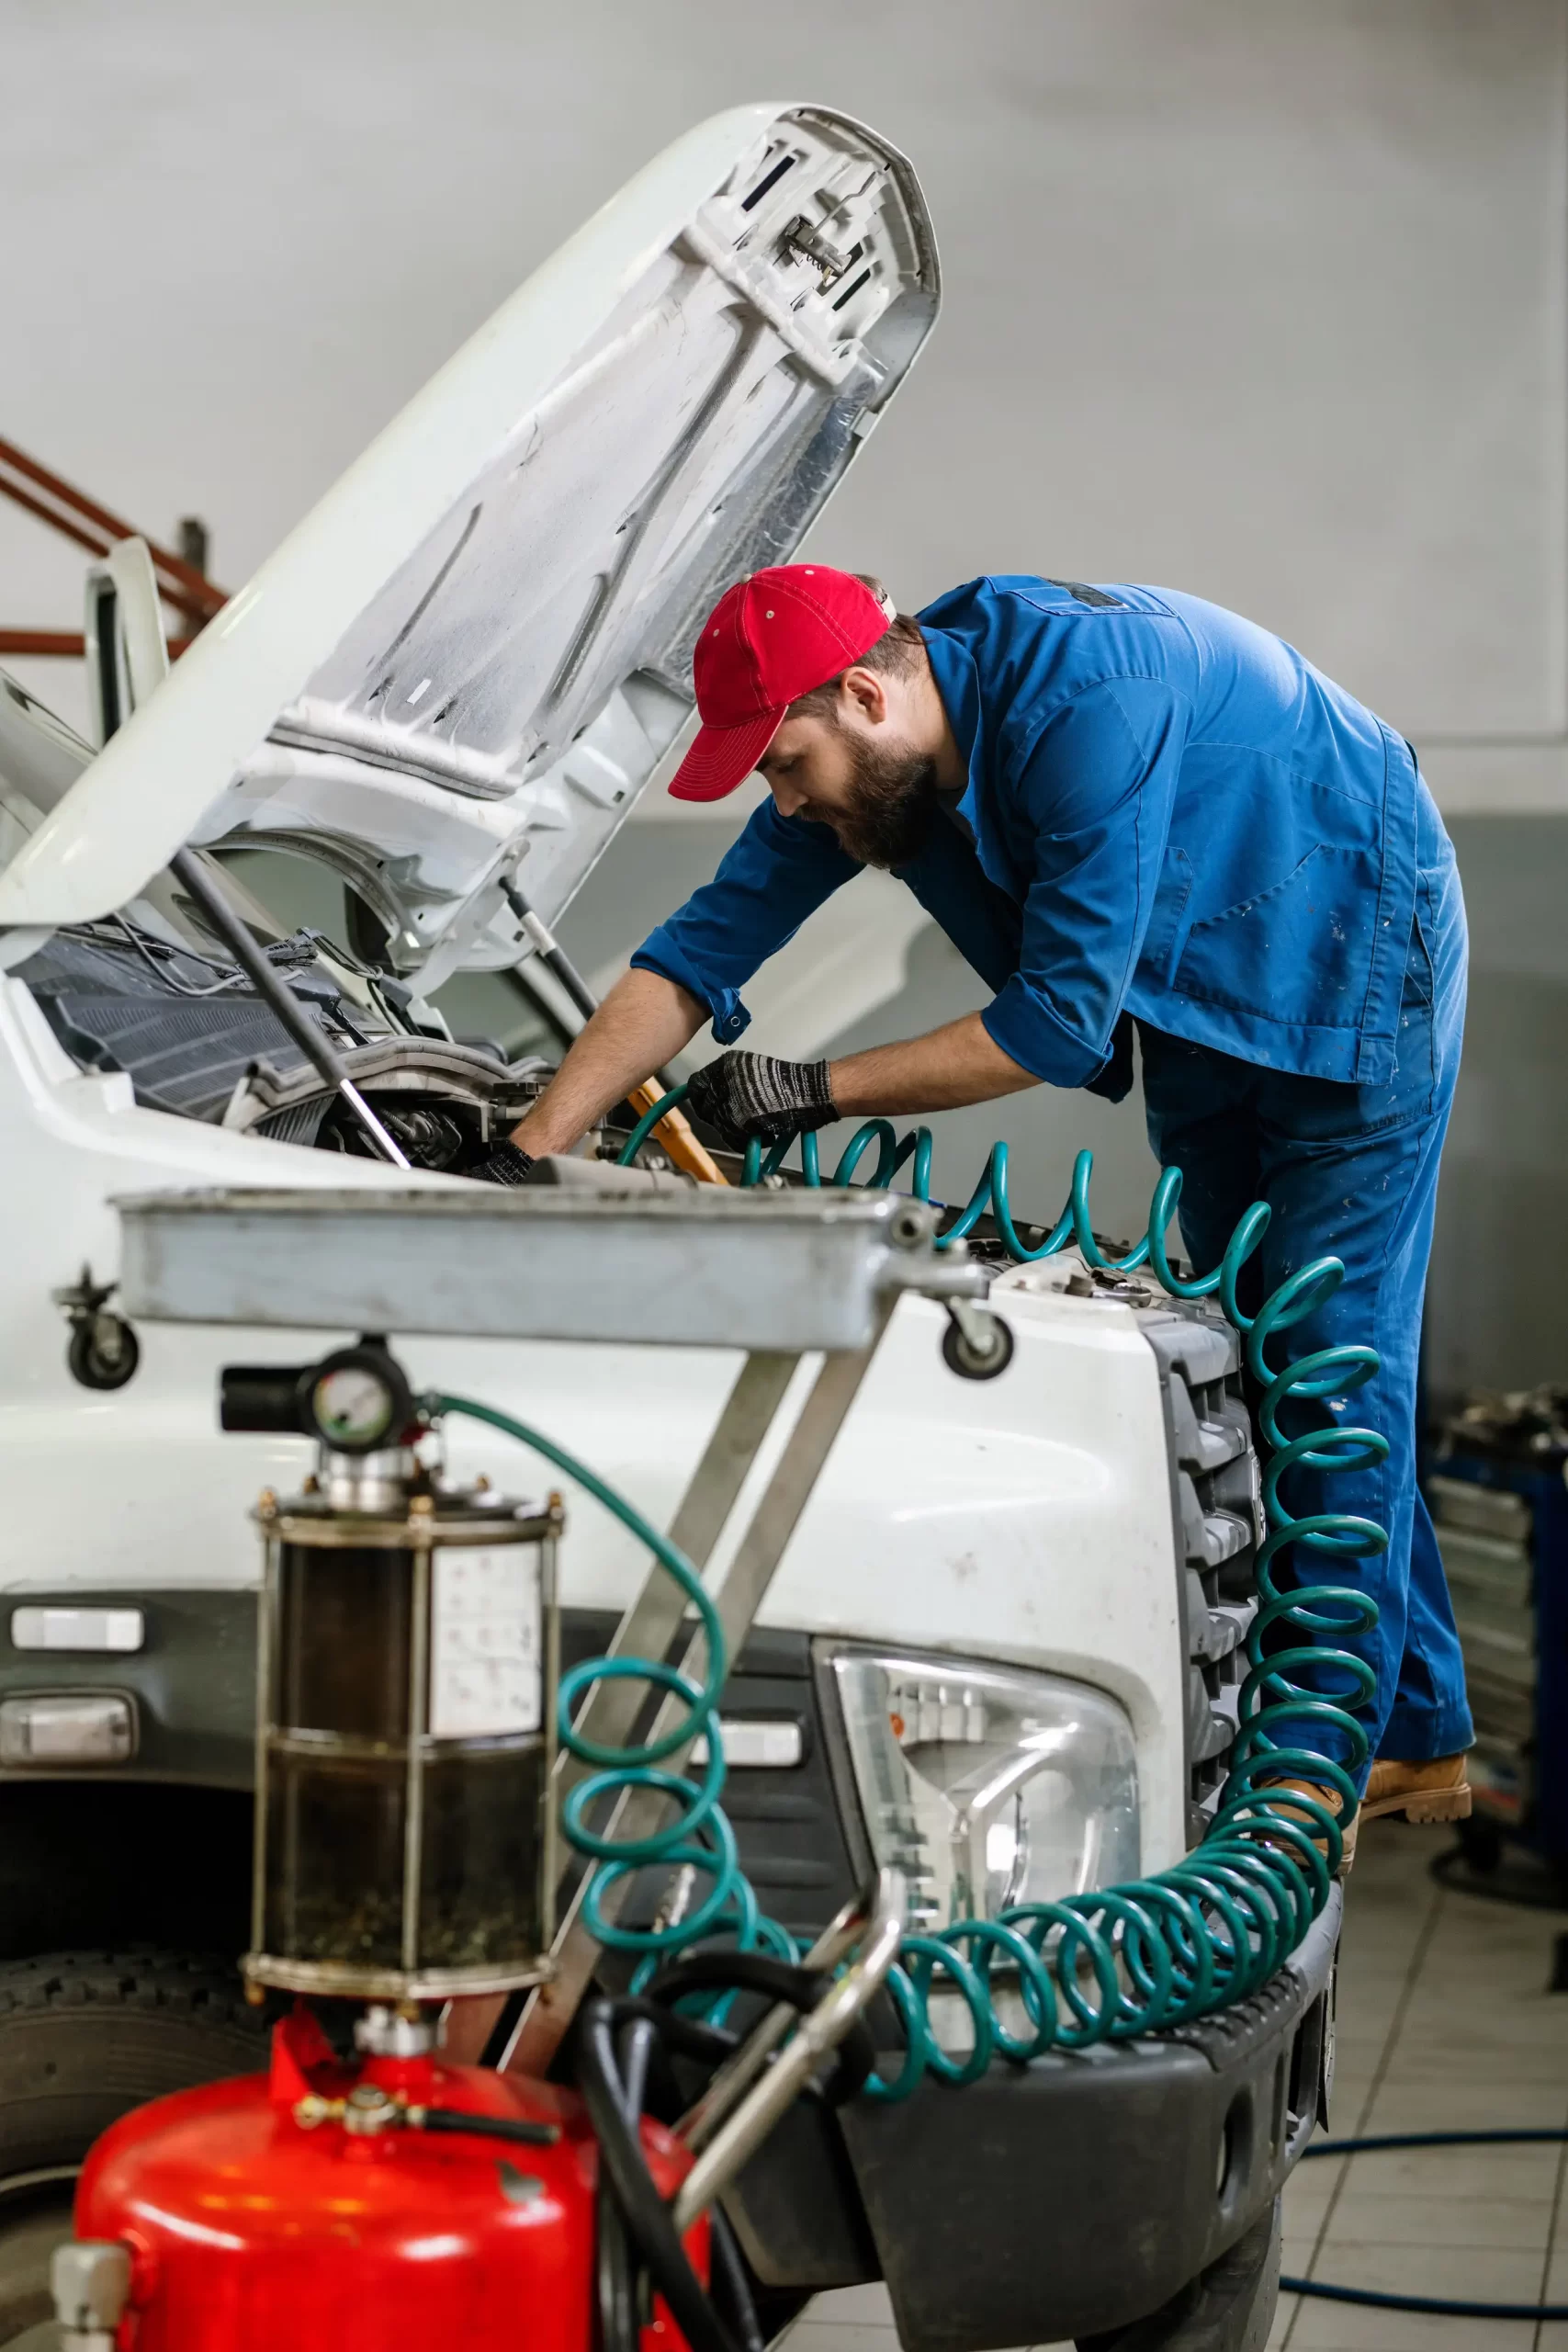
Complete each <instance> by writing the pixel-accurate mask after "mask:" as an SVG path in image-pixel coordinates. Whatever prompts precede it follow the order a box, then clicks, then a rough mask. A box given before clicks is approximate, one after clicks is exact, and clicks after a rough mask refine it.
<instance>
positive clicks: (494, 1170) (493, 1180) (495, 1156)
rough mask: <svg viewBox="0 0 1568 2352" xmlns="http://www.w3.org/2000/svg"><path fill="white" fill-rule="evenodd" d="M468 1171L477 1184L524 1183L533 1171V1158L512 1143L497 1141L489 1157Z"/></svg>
mask: <svg viewBox="0 0 1568 2352" xmlns="http://www.w3.org/2000/svg"><path fill="white" fill-rule="evenodd" d="M468 1172H469V1174H470V1175H471V1176H472V1177H473V1179H474V1182H476V1183H477V1184H525V1183H526V1182H528V1179H529V1177H530V1176H531V1175H532V1174H533V1172H534V1160H533V1157H532V1155H531V1154H530V1153H528V1152H526V1151H519V1150H518V1148H517V1146H516V1145H515V1144H514V1143H498V1144H497V1145H496V1148H495V1149H494V1150H493V1151H492V1152H491V1156H490V1158H489V1159H481V1160H480V1162H479V1166H478V1167H477V1168H473V1169H470V1170H469V1171H468Z"/></svg>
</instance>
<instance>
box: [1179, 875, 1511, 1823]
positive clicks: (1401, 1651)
mask: <svg viewBox="0 0 1568 2352" xmlns="http://www.w3.org/2000/svg"><path fill="white" fill-rule="evenodd" d="M1429 854H1430V855H1431V856H1432V860H1433V862H1432V863H1431V864H1429V865H1423V866H1422V868H1421V869H1420V871H1419V873H1418V876H1417V881H1416V923H1415V928H1414V930H1413V932H1412V934H1411V940H1410V948H1409V955H1408V958H1407V961H1406V967H1405V974H1404V992H1403V1000H1402V1003H1401V1008H1400V1032H1399V1044H1398V1059H1397V1066H1396V1069H1395V1070H1394V1073H1393V1078H1392V1079H1391V1080H1389V1082H1388V1083H1387V1084H1386V1085H1383V1086H1377V1087H1370V1086H1359V1085H1339V1084H1336V1083H1333V1082H1332V1081H1330V1080H1325V1079H1314V1078H1301V1077H1296V1076H1292V1075H1290V1074H1287V1073H1285V1072H1282V1071H1277V1070H1268V1069H1261V1068H1259V1067H1258V1065H1257V1064H1255V1063H1250V1062H1245V1061H1241V1060H1238V1059H1236V1058H1235V1057H1232V1056H1230V1055H1226V1054H1221V1053H1215V1052H1213V1051H1211V1050H1209V1049H1208V1048H1206V1047H1203V1046H1190V1045H1186V1044H1184V1043H1182V1042H1181V1041H1180V1040H1179V1039H1178V1038H1174V1037H1169V1036H1166V1035H1161V1034H1159V1033H1157V1032H1155V1031H1153V1030H1149V1029H1147V1028H1145V1027H1143V1026H1142V1024H1140V1039H1141V1043H1142V1046H1143V1059H1144V1091H1145V1103H1146V1105H1147V1116H1148V1132H1149V1141H1150V1143H1151V1145H1152V1146H1153V1148H1154V1150H1155V1153H1156V1158H1157V1159H1159V1161H1160V1163H1161V1165H1162V1166H1164V1167H1178V1168H1179V1169H1181V1170H1182V1172H1183V1188H1182V1193H1181V1204H1180V1211H1179V1216H1180V1223H1181V1233H1182V1241H1183V1246H1184V1248H1185V1249H1186V1250H1187V1252H1188V1254H1189V1256H1190V1258H1191V1260H1192V1261H1193V1263H1194V1264H1195V1265H1197V1266H1198V1267H1200V1268H1201V1269H1203V1270H1207V1269H1208V1268H1209V1267H1211V1266H1215V1265H1217V1264H1218V1263H1219V1261H1220V1256H1221V1253H1222V1252H1223V1250H1224V1245H1225V1242H1226V1241H1227V1239H1228V1238H1229V1237H1230V1234H1231V1232H1232V1230H1233V1229H1234V1227H1235V1223H1236V1220H1237V1218H1238V1217H1239V1216H1241V1215H1242V1213H1243V1211H1244V1210H1245V1209H1246V1208H1247V1206H1248V1204H1250V1203H1251V1202H1252V1201H1254V1200H1264V1201H1267V1202H1268V1203H1269V1205H1270V1207H1271V1209H1272V1211H1273V1216H1272V1218H1271V1219H1270V1222H1269V1229H1268V1232H1267V1233H1266V1235H1265V1237H1264V1239H1263V1242H1262V1245H1261V1247H1260V1248H1259V1250H1258V1253H1257V1256H1256V1257H1255V1259H1254V1260H1253V1261H1252V1268H1251V1269H1249V1273H1251V1275H1252V1288H1253V1295H1252V1297H1251V1299H1250V1301H1248V1300H1247V1293H1246V1290H1245V1288H1244V1291H1243V1298H1244V1302H1245V1303H1247V1304H1249V1305H1253V1306H1255V1305H1256V1303H1257V1300H1258V1297H1259V1296H1261V1295H1266V1294H1267V1293H1268V1292H1269V1291H1271V1290H1272V1289H1273V1288H1274V1286H1275V1285H1276V1283H1280V1282H1281V1281H1282V1280H1283V1279H1284V1278H1285V1276H1286V1275H1287V1274H1290V1273H1292V1272H1295V1270H1296V1269H1297V1268H1298V1267H1299V1266H1303V1265H1304V1264H1306V1263H1308V1262H1309V1261H1311V1260H1312V1259H1314V1258H1319V1257H1323V1256H1325V1255H1332V1256H1334V1257H1337V1258H1339V1259H1342V1260H1343V1261H1344V1265H1345V1280H1344V1283H1342V1284H1341V1286H1340V1288H1339V1290H1338V1291H1337V1293H1336V1295H1334V1297H1333V1298H1332V1299H1330V1300H1329V1301H1328V1302H1327V1303H1326V1304H1325V1306H1322V1307H1321V1308H1320V1309H1318V1310H1317V1312H1316V1313H1314V1314H1313V1315H1311V1316H1308V1317H1304V1318H1303V1321H1301V1322H1300V1323H1296V1324H1293V1325H1292V1326H1291V1328H1290V1329H1289V1331H1288V1333H1285V1334H1282V1335H1281V1336H1280V1339H1278V1340H1275V1341H1274V1342H1273V1346H1272V1350H1271V1355H1270V1360H1271V1362H1272V1363H1274V1366H1275V1368H1276V1369H1279V1368H1280V1366H1281V1365H1282V1364H1283V1363H1284V1362H1285V1360H1286V1352H1287V1343H1288V1353H1289V1355H1290V1357H1292V1358H1295V1357H1299V1356H1302V1355H1304V1354H1306V1353H1307V1352H1308V1351H1310V1350H1314V1349H1317V1348H1324V1347H1329V1346H1333V1345H1337V1344H1339V1343H1341V1342H1344V1341H1352V1340H1362V1341H1370V1342H1371V1345H1372V1346H1373V1347H1375V1348H1376V1350H1377V1351H1378V1354H1379V1356H1380V1357H1381V1359H1382V1368H1381V1370H1380V1371H1379V1372H1378V1374H1376V1375H1375V1377H1374V1378H1373V1379H1372V1380H1371V1381H1370V1382H1369V1383H1368V1384H1367V1385H1366V1386H1365V1387H1363V1388H1360V1389H1358V1390H1355V1391H1352V1392H1350V1393H1349V1394H1348V1395H1347V1396H1346V1397H1344V1398H1343V1399H1342V1400H1340V1410H1339V1411H1338V1413H1337V1419H1339V1420H1341V1421H1342V1422H1345V1423H1348V1424H1353V1425H1359V1426H1362V1427H1366V1428H1371V1429H1374V1430H1378V1431H1379V1432H1380V1433H1381V1434H1382V1436H1383V1437H1385V1438H1386V1439H1387V1440H1388V1445H1389V1453H1388V1458H1387V1460H1386V1462H1384V1463H1382V1464H1378V1465H1375V1466H1372V1467H1369V1468H1366V1469H1361V1470H1340V1471H1338V1472H1336V1473H1335V1474H1333V1475H1332V1476H1325V1475H1322V1474H1319V1473H1316V1472H1314V1471H1312V1470H1309V1469H1307V1468H1305V1467H1304V1466H1302V1465H1298V1466H1297V1467H1296V1468H1294V1469H1293V1470H1292V1471H1289V1472H1287V1474H1286V1476H1285V1479H1284V1481H1283V1482H1282V1485H1281V1498H1282V1500H1283V1501H1284V1503H1285V1504H1286V1507H1287V1508H1288V1509H1289V1510H1291V1512H1292V1515H1294V1516H1296V1517H1300V1516H1302V1515H1303V1514H1304V1513H1306V1512H1309V1511H1315V1510H1345V1511H1353V1512H1357V1513H1359V1514H1360V1515H1362V1516H1364V1517H1366V1518H1369V1519H1371V1520H1375V1521H1377V1522H1378V1523H1379V1524H1380V1525H1381V1526H1382V1527H1385V1528H1386V1529H1387V1530H1388V1534H1389V1546H1388V1550H1387V1552H1386V1553H1385V1554H1383V1555H1382V1556H1381V1557H1366V1558H1362V1559H1360V1560H1354V1559H1350V1558H1348V1557H1346V1558H1338V1559H1336V1558H1334V1557H1333V1556H1332V1555H1328V1554H1326V1553H1310V1554H1306V1555H1304V1556H1303V1555H1299V1554H1298V1555H1297V1556H1296V1559H1295V1562H1294V1566H1293V1580H1294V1581H1295V1582H1297V1583H1318V1582H1324V1583H1334V1584H1346V1585H1355V1586H1357V1587H1359V1589H1362V1590H1364V1591H1367V1592H1369V1593H1370V1594H1371V1598H1372V1599H1373V1600H1375V1601H1376V1602H1377V1605H1378V1610H1379V1622H1378V1624H1377V1627H1376V1629H1375V1631H1373V1632H1371V1633H1370V1634H1359V1635H1357V1636H1355V1637H1353V1638H1350V1639H1348V1640H1346V1641H1345V1642H1344V1643H1343V1644H1340V1646H1343V1647H1346V1648H1349V1649H1354V1650H1357V1651H1359V1654H1360V1655H1361V1656H1362V1657H1365V1658H1366V1659H1367V1661H1368V1663H1369V1664H1370V1665H1371V1667H1372V1668H1373V1669H1374V1671H1375V1673H1376V1675H1377V1691H1376V1695H1375V1697H1374V1698H1373V1699H1372V1700H1371V1701H1370V1702H1368V1703H1367V1704H1366V1706H1365V1707H1363V1708H1361V1709H1359V1711H1358V1712H1359V1713H1360V1716H1361V1720H1362V1721H1363V1722H1364V1723H1366V1724H1367V1726H1368V1729H1369V1732H1370V1734H1371V1751H1370V1752H1371V1756H1372V1757H1374V1758H1375V1757H1378V1756H1386V1757H1397V1758H1402V1759H1405V1760H1408V1761H1423V1760H1425V1759H1427V1758H1431V1757H1436V1756H1450V1755H1453V1754H1454V1753H1456V1752H1457V1751H1458V1750H1459V1749H1461V1748H1464V1747H1468V1746H1469V1745H1470V1743H1471V1740H1472V1736H1473V1734H1472V1726H1471V1720H1470V1710H1469V1707H1468V1705H1467V1703H1466V1700H1465V1692H1464V1668H1463V1663H1462V1660H1461V1654H1460V1646H1459V1638H1458V1635H1457V1634H1456V1633H1455V1631H1454V1620H1453V1610H1452V1607H1451V1604H1450V1600H1449V1593H1448V1586H1447V1584H1446V1582H1445V1579H1444V1576H1443V1567H1442V1561H1441V1559H1440V1557H1439V1555H1438V1544H1437V1539H1436V1536H1435V1535H1434V1533H1433V1531H1432V1522H1431V1519H1430V1517H1429V1515H1428V1513H1427V1506H1426V1502H1425V1500H1424V1498H1422V1496H1421V1494H1420V1492H1419V1490H1418V1488H1417V1487H1416V1376H1417V1368H1418V1363H1419V1356H1420V1340H1421V1310H1422V1300H1423V1294H1424V1291H1425V1287H1426V1279H1427V1259H1428V1257H1429V1255H1430V1253H1431V1246H1432V1217H1433V1210H1434V1206H1435V1203H1436V1197H1437V1182H1438V1156H1439V1153H1440V1151H1441V1148H1442V1142H1443V1136H1444V1132H1445V1130H1446V1128H1447V1125H1448V1120H1449V1111H1450V1104H1451V1103H1452V1099H1453V1089H1454V1080H1455V1077H1456V1075H1457V1073H1458V1069H1459V1057H1460V1042H1461V1033H1462V1030H1463V1025H1464V999H1465V973H1466V933H1465V921H1464V902H1463V899H1462V897H1461V891H1460V886H1459V876H1458V873H1457V870H1456V868H1455V865H1454V861H1453V852H1452V850H1451V848H1450V847H1449V844H1448V842H1447V841H1446V840H1443V841H1442V842H1441V844H1440V847H1438V846H1436V845H1434V847H1433V849H1432V850H1431V851H1430V852H1429ZM1334 1402H1335V1400H1334V1399H1333V1398H1329V1399H1325V1400H1324V1403H1323V1404H1319V1405H1317V1406H1295V1407H1294V1408H1293V1409H1294V1411H1295V1415H1296V1419H1295V1420H1294V1421H1292V1419H1291V1413H1292V1407H1289V1406H1288V1407H1287V1408H1286V1412H1285V1415H1284V1416H1283V1417H1282V1419H1283V1420H1284V1425H1285V1427H1286V1428H1287V1430H1291V1431H1292V1433H1298V1434H1299V1433H1300V1430H1303V1429H1305V1428H1308V1427H1311V1426H1313V1425H1314V1419H1315V1420H1316V1421H1321V1420H1322V1419H1324V1418H1325V1410H1324V1406H1325V1404H1326V1405H1332V1404H1333V1403H1334ZM1309 1417H1310V1418H1309ZM1281 1567H1282V1573H1281V1576H1280V1583H1281V1585H1282V1586H1283V1585H1288V1584H1289V1583H1290V1582H1291V1581H1292V1566H1290V1565H1288V1564H1286V1563H1281ZM1320 1638H1326V1637H1320ZM1338 1680H1339V1684H1340V1687H1343V1677H1342V1676H1341V1677H1340V1678H1338ZM1331 1687H1332V1685H1331V1683H1330V1681H1329V1680H1327V1679H1325V1684H1324V1688H1325V1691H1327V1690H1328V1689H1329V1688H1331ZM1303 1744H1305V1745H1306V1746H1309V1747H1311V1746H1313V1745H1314V1740H1313V1739H1312V1738H1311V1737H1310V1736H1306V1735H1305V1734H1304V1730H1303ZM1325 1747H1328V1749H1329V1751H1330V1752H1333V1742H1332V1739H1330V1740H1328V1741H1325ZM1360 1777H1361V1779H1362V1780H1363V1781H1364V1778H1365V1770H1363V1772H1362V1774H1361V1776H1360Z"/></svg>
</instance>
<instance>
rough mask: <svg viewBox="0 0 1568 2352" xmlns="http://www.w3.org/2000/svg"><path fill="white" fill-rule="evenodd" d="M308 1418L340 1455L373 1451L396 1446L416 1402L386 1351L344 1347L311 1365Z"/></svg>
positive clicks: (306, 1402) (307, 1396)
mask: <svg viewBox="0 0 1568 2352" xmlns="http://www.w3.org/2000/svg"><path fill="white" fill-rule="evenodd" d="M304 1402H305V1418H306V1419H307V1420H308V1421H309V1422H310V1424H311V1425H312V1427H313V1428H314V1430H315V1432H316V1434H317V1436H319V1437H320V1439H321V1442H322V1444H323V1445H328V1446H331V1447H332V1448H333V1452H334V1453H376V1452H377V1451H378V1449H380V1448H381V1447H383V1446H389V1445H396V1444H397V1443H398V1442H399V1441H400V1438H401V1437H402V1434H403V1432H404V1430H406V1429H407V1428H408V1426H409V1423H410V1421H411V1420H412V1418H413V1399H412V1397H411V1396H410V1394H409V1390H408V1385H407V1383H406V1382H405V1381H404V1379H403V1377H402V1374H401V1373H400V1370H399V1367H398V1365H397V1364H396V1363H394V1361H393V1359H392V1358H391V1357H390V1356H389V1355H388V1354H387V1353H386V1352H385V1351H384V1350H382V1349H380V1348H377V1347H365V1346H360V1347H357V1348H343V1349H340V1350H339V1351H338V1353H337V1354H336V1355H332V1356H327V1357H326V1358H325V1359H324V1360H323V1361H322V1362H321V1363H319V1364H317V1365H315V1366H314V1367H313V1370H312V1373H311V1375H310V1388H309V1390H308V1392H307V1394H306V1397H305V1400H304Z"/></svg>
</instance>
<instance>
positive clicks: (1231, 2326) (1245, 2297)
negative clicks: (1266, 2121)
mask: <svg viewBox="0 0 1568 2352" xmlns="http://www.w3.org/2000/svg"><path fill="white" fill-rule="evenodd" d="M1279 2300H1280V2199H1278V2198H1277V2197H1276V2198H1275V2199H1274V2202H1273V2204H1272V2205H1271V2206H1270V2207H1269V2211H1268V2212H1266V2213H1265V2214H1264V2215H1263V2217H1262V2219H1261V2220H1260V2221H1257V2222H1254V2223H1253V2225H1252V2227H1251V2229H1249V2230H1248V2231H1247V2233H1246V2234H1245V2235H1244V2236H1242V2237H1239V2238H1237V2240H1236V2242H1235V2245H1233V2246H1230V2247H1227V2249H1226V2251H1225V2252H1224V2254H1222V2255H1221V2256H1220V2258H1219V2260H1218V2261H1217V2262H1212V2263H1211V2264H1210V2265H1209V2267H1208V2269H1207V2270H1203V2271H1200V2273H1199V2275H1198V2277H1197V2278H1194V2279H1192V2280H1191V2281H1190V2283H1189V2284H1188V2285H1187V2286H1185V2287H1183V2289H1182V2290H1181V2292H1180V2293H1179V2295H1173V2296H1172V2297H1171V2299H1170V2301H1169V2302H1168V2303H1166V2304H1164V2305H1162V2307H1161V2308H1160V2309H1159V2310H1158V2311H1157V2312H1150V2313H1149V2315H1148V2317H1147V2318H1146V2319H1139V2320H1134V2321H1133V2323H1132V2324H1131V2325H1130V2326H1128V2327H1113V2328H1111V2329H1110V2330H1108V2331H1107V2333H1106V2334H1105V2335H1083V2336H1079V2337H1078V2339H1077V2352H1263V2347H1264V2346H1265V2345H1266V2344H1267V2343H1268V2341H1269V2329H1270V2328H1271V2327H1272V2326H1273V2324H1274V2311H1275V2306H1276V2305H1277V2304H1278V2302H1279Z"/></svg>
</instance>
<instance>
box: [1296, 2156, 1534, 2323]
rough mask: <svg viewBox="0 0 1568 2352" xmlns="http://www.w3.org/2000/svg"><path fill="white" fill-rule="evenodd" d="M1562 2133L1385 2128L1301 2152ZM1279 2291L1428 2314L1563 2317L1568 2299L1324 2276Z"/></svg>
mask: <svg viewBox="0 0 1568 2352" xmlns="http://www.w3.org/2000/svg"><path fill="white" fill-rule="evenodd" d="M1565 2140H1568V2131H1540V2130H1537V2131H1385V2132H1373V2133H1371V2134H1370V2135H1369V2136H1368V2137H1367V2138H1366V2139H1364V2140H1320V2141H1319V2142H1318V2143H1317V2145H1316V2146H1315V2147H1314V2148H1305V2149H1303V2152H1302V2161H1303V2164H1304V2163H1305V2162H1306V2160H1307V2158H1308V2157H1309V2156H1361V2155H1367V2154H1372V2153H1375V2152H1376V2151H1377V2150H1379V2149H1382V2148H1499V2147H1526V2146H1540V2144H1541V2143H1546V2144H1548V2145H1550V2146H1559V2145H1561V2144H1562V2142H1563V2141H1565ZM1280 2293H1281V2294H1282V2295H1315V2296H1317V2297H1318V2298H1319V2299H1320V2300H1321V2301H1324V2302H1327V2303H1366V2304H1369V2305H1370V2306H1371V2308H1372V2309H1373V2310H1374V2311H1382V2312H1424V2313H1425V2314H1426V2315H1427V2317H1428V2318H1430V2319H1520V2320H1529V2321H1532V2322H1540V2321H1541V2320H1546V2319H1568V2303H1479V2302H1475V2303H1472V2302H1465V2301H1461V2300H1460V2299H1458V2298H1457V2297H1450V2296H1444V2295H1384V2294H1381V2293H1379V2292H1377V2291H1376V2290H1373V2289H1372V2288H1370V2287H1337V2286H1336V2285H1334V2283H1333V2282H1332V2280H1330V2279H1327V2278H1280Z"/></svg>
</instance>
